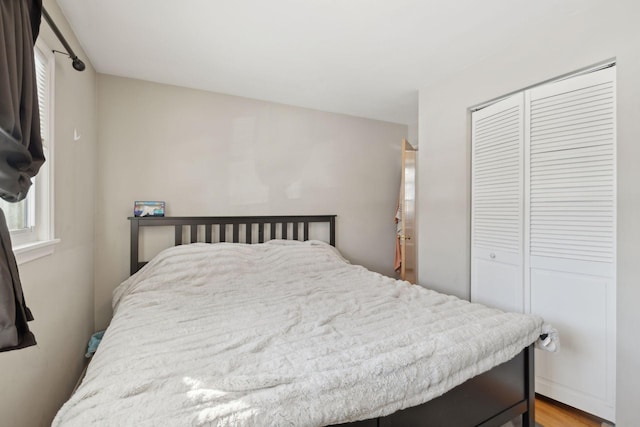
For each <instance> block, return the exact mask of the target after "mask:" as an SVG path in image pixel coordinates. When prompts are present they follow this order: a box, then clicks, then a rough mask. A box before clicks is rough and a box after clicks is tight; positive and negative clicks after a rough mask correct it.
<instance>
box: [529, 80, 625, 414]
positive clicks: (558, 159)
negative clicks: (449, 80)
mask: <svg viewBox="0 0 640 427" xmlns="http://www.w3.org/2000/svg"><path fill="white" fill-rule="evenodd" d="M614 73H615V68H608V69H605V70H601V71H598V72H594V73H591V74H587V75H584V76H579V77H574V78H571V79H567V80H564V81H559V82H556V83H552V84H547V85H544V86H541V87H538V88H535V89H532V90H531V91H528V93H527V94H526V97H527V110H528V113H529V117H530V125H529V126H527V127H528V128H529V129H530V132H529V133H528V134H527V141H526V144H525V146H526V147H527V148H528V149H527V152H526V160H525V164H527V165H530V167H529V168H527V174H526V175H527V176H526V178H525V180H526V186H525V188H526V190H525V200H526V203H527V206H526V209H525V211H526V212H527V213H528V215H527V216H526V221H525V222H526V227H525V229H526V234H527V235H526V236H525V237H526V238H525V260H526V262H525V271H526V272H527V274H525V289H529V290H530V298H531V299H530V306H531V311H532V312H533V313H536V314H540V315H542V316H543V317H544V318H545V320H546V321H548V322H549V323H551V324H553V325H554V326H555V327H556V328H558V330H559V332H560V337H561V343H562V348H561V351H560V352H559V353H557V354H549V353H546V352H538V354H536V376H537V379H536V392H539V393H542V394H544V395H547V396H550V397H552V398H554V399H557V400H560V401H562V402H564V403H567V404H569V405H572V406H575V407H578V408H580V409H583V410H585V411H588V412H591V413H593V414H596V415H598V416H600V417H602V418H605V419H608V420H611V421H614V414H615V411H614V390H615V297H616V293H615V230H616V223H615V218H616V217H615V215H616V185H615V138H616V135H615V120H616V116H615V74H614Z"/></svg>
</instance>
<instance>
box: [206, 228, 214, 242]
mask: <svg viewBox="0 0 640 427" xmlns="http://www.w3.org/2000/svg"><path fill="white" fill-rule="evenodd" d="M212 228H213V227H211V224H207V225H205V226H204V239H205V240H204V241H205V243H211V242H212V241H213V230H212Z"/></svg>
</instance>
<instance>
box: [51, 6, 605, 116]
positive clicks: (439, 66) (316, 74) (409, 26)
mask: <svg viewBox="0 0 640 427" xmlns="http://www.w3.org/2000/svg"><path fill="white" fill-rule="evenodd" d="M57 1H58V4H59V5H60V7H61V8H62V10H63V13H64V14H65V16H66V17H67V19H68V20H69V22H70V23H71V26H72V27H73V29H74V31H75V33H76V35H77V36H78V38H79V39H80V42H81V44H82V46H83V48H84V50H85V52H86V53H87V55H88V56H89V60H90V61H91V63H92V64H93V66H94V67H95V68H96V70H97V71H98V72H101V73H106V74H113V75H118V76H125V77H131V78H137V79H143V80H150V81H155V82H161V83H168V84H173V85H179V86H185V87H190V88H197V89H204V90H209V91H213V92H219V93H226V94H231V95H238V96H244V97H248V98H254V99H261V100H268V101H274V102H280V103H284V104H291V105H297V106H302V107H308V108H314V109H319V110H324V111H331V112H337V113H344V114H350V115H355V116H361V117H367V118H372V119H379V120H385V121H390V122H396V123H405V124H413V123H416V122H417V109H418V89H419V88H420V87H424V86H427V85H430V84H433V83H435V82H437V81H438V80H439V79H442V78H445V77H446V76H447V75H448V74H451V73H453V72H456V71H459V70H461V69H464V68H466V67H469V66H471V65H472V64H473V63H474V62H475V61H478V60H479V59H481V58H483V57H486V56H488V55H491V54H493V53H495V52H494V48H493V46H495V42H496V41H497V40H499V39H502V38H505V37H510V35H513V33H514V32H517V31H523V30H524V29H525V28H528V27H530V26H532V25H534V24H535V25H536V26H537V27H538V28H541V27H542V28H544V19H545V17H547V16H549V15H550V14H563V15H566V16H567V17H568V19H570V17H571V16H572V15H575V14H576V13H577V12H578V11H580V10H581V9H584V8H586V7H589V5H590V4H591V5H592V4H593V3H594V2H596V1H597V0H535V1H531V0H386V1H384V0H227V1H222V0H182V1H178V0H57Z"/></svg>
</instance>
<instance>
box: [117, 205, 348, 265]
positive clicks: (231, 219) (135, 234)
mask: <svg viewBox="0 0 640 427" xmlns="http://www.w3.org/2000/svg"><path fill="white" fill-rule="evenodd" d="M129 221H130V222H131V269H130V272H131V274H134V273H135V272H137V271H138V270H140V269H141V268H142V267H143V266H144V265H145V264H146V262H144V261H140V259H139V249H140V227H150V226H151V227H158V226H164V227H174V228H175V245H176V246H178V245H182V244H185V243H196V242H204V243H219V242H232V243H263V242H265V241H267V240H272V239H284V240H287V239H288V240H309V224H310V223H314V222H319V223H328V224H329V239H328V240H329V243H330V244H331V246H335V245H336V215H298V216H202V217H196V216H193V217H192V216H184V217H148V216H147V217H129ZM289 224H291V227H289ZM202 226H204V236H200V240H199V239H198V237H199V234H202V233H198V229H199V228H202ZM184 227H188V230H189V232H188V235H189V238H188V239H187V241H185V239H184V238H183V237H184ZM241 228H243V229H244V233H243V234H244V241H241V239H240V229H241ZM254 228H255V229H257V239H255V237H256V236H255V234H254ZM300 228H302V236H300ZM227 229H229V230H227ZM265 229H268V232H267V233H266V235H265ZM290 229H291V233H290V234H289V230H290ZM227 231H230V233H228V232H227ZM229 235H230V236H229ZM203 237H204V238H203ZM300 237H302V239H300Z"/></svg>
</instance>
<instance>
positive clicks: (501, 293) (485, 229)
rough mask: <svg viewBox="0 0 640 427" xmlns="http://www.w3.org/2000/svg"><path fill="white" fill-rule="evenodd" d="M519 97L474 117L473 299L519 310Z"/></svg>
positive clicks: (521, 235)
mask: <svg viewBox="0 0 640 427" xmlns="http://www.w3.org/2000/svg"><path fill="white" fill-rule="evenodd" d="M523 106H524V97H523V95H522V94H519V95H517V96H514V97H511V98H509V99H506V100H503V101H500V102H498V103H496V104H493V105H491V106H489V107H486V108H484V109H482V110H479V111H476V112H474V113H473V115H472V162H471V163H472V168H471V169H472V179H471V182H472V200H471V205H472V208H471V300H472V301H473V302H479V303H482V304H485V305H489V306H493V307H497V308H501V309H503V310H509V311H518V312H522V311H523V308H524V307H523V283H522V281H523V253H522V252H523V247H522V239H523V224H522V221H523V199H522V196H523V194H522V193H523V175H524V171H523Z"/></svg>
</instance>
